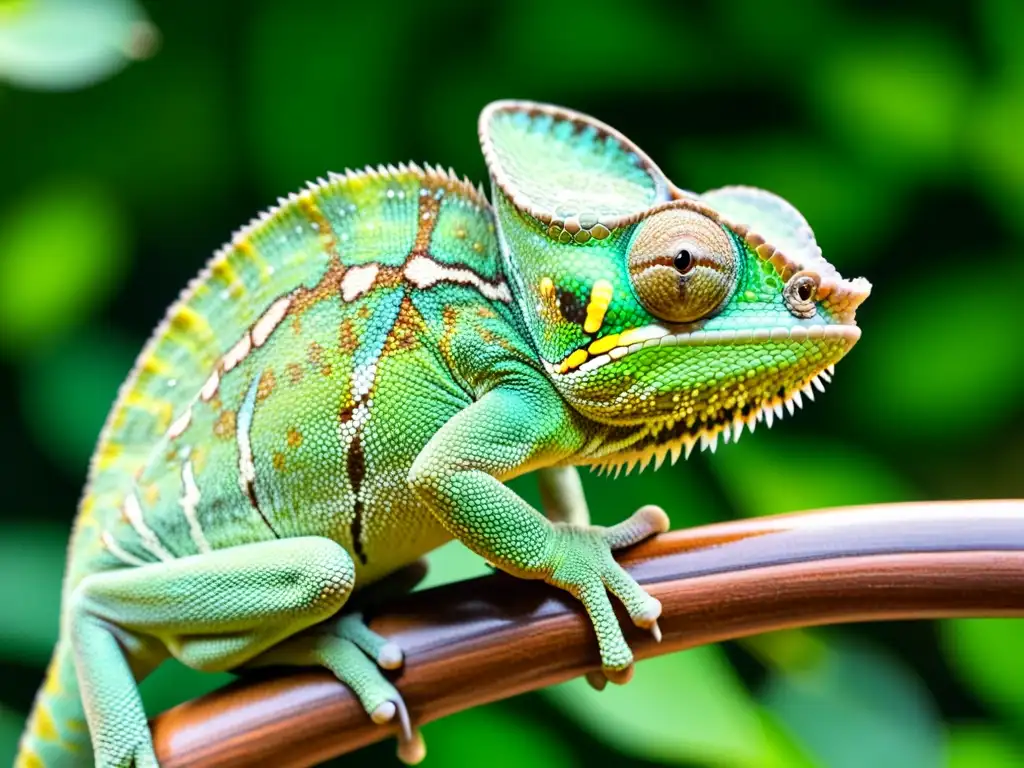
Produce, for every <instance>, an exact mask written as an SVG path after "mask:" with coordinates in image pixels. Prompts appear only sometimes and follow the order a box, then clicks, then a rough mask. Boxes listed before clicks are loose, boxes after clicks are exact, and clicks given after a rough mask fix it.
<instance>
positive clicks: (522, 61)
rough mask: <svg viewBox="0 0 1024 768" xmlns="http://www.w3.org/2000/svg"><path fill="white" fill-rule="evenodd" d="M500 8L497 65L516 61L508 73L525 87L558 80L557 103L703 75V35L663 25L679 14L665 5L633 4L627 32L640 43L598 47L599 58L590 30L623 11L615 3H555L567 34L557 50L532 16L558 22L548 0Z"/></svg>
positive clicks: (601, 0) (688, 28)
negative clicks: (571, 94) (575, 95)
mask: <svg viewBox="0 0 1024 768" xmlns="http://www.w3.org/2000/svg"><path fill="white" fill-rule="evenodd" d="M502 7H503V8H504V11H505V12H504V13H503V14H502V15H501V16H500V18H499V19H498V21H497V30H498V32H499V34H498V35H497V40H496V43H497V46H496V47H497V50H496V51H495V52H494V54H493V55H494V56H496V57H497V59H498V60H501V61H510V60H514V61H516V62H518V66H517V67H516V70H517V71H516V72H515V73H514V76H516V77H517V78H518V79H519V81H520V83H522V84H523V85H524V86H527V87H530V88H536V87H537V85H534V84H540V86H541V87H543V85H544V84H545V83H557V84H558V86H559V90H560V91H561V92H562V94H564V95H563V98H567V97H568V94H567V93H566V91H571V92H575V93H587V92H590V93H594V94H607V93H609V92H610V91H614V90H615V89H619V88H625V89H627V90H629V89H632V88H634V87H635V86H636V85H637V83H638V82H642V83H643V84H644V86H645V87H648V88H650V87H652V86H656V85H657V84H669V83H670V84H672V86H673V87H675V88H679V87H680V86H681V85H682V84H683V83H684V82H685V81H686V79H687V77H686V75H687V74H689V75H691V76H692V77H693V78H694V79H696V78H697V76H698V74H699V73H700V72H701V69H700V56H699V55H698V51H700V50H702V49H703V48H704V42H703V40H702V38H701V35H700V33H699V31H698V30H697V29H696V28H694V27H693V26H692V25H687V24H683V23H666V21H668V20H669V19H671V20H672V21H681V20H682V19H681V16H682V15H683V14H679V16H676V17H675V18H674V19H673V18H672V11H673V10H676V9H674V8H673V7H672V6H671V5H667V6H665V7H663V8H660V9H658V8H656V7H654V6H651V5H645V4H643V3H637V4H635V5H632V6H631V7H630V10H629V35H630V37H631V38H632V39H633V40H636V41H641V40H642V41H643V43H642V44H639V45H629V44H625V41H624V40H623V41H621V43H620V44H616V45H603V46H601V53H600V55H595V52H596V51H595V48H594V40H595V38H594V32H596V28H598V27H600V26H603V25H604V24H606V23H607V22H608V21H609V20H612V19H615V18H616V17H617V16H618V15H620V14H621V13H622V6H621V4H620V3H618V2H616V0H568V1H567V2H563V3H560V4H559V7H558V10H557V12H555V13H556V15H557V17H558V18H560V19H563V20H564V23H565V32H566V34H559V35H558V37H557V40H558V44H557V45H553V44H552V42H553V38H552V37H551V35H550V34H543V33H542V34H538V32H539V30H538V27H537V20H538V19H544V18H547V19H549V20H550V21H551V23H552V24H554V25H557V21H556V20H555V19H554V18H552V12H553V11H552V8H551V4H550V3H549V2H547V0H522V2H519V3H514V4H506V5H504V6H502ZM677 13H678V11H677ZM574 27H575V28H574ZM591 27H593V28H591ZM554 28H557V26H556V27H554ZM554 28H552V27H549V31H553V29H554ZM666 51H686V52H687V53H688V55H669V56H666V55H665V52H666ZM481 106H483V105H481Z"/></svg>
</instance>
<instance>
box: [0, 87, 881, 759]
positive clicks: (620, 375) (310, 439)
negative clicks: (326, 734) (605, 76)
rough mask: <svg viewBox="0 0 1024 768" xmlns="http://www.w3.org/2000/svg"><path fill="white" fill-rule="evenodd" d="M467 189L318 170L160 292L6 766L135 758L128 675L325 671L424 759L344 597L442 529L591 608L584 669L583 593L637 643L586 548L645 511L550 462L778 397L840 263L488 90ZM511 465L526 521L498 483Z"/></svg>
mask: <svg viewBox="0 0 1024 768" xmlns="http://www.w3.org/2000/svg"><path fill="white" fill-rule="evenodd" d="M480 137H481V142H482V146H483V150H484V154H485V157H486V159H487V162H488V166H489V170H490V174H491V179H492V182H493V201H494V206H493V208H492V207H491V205H490V204H489V203H488V201H487V200H486V198H485V196H484V194H483V192H482V191H479V190H477V189H474V188H473V187H472V186H471V185H469V184H468V183H467V182H463V181H459V180H457V179H456V178H455V177H454V176H452V175H450V174H447V173H444V172H443V171H440V170H434V169H430V168H427V169H426V170H421V169H419V168H417V167H415V166H411V167H404V166H402V167H399V168H397V169H396V168H387V169H385V168H380V169H378V170H376V171H374V170H368V171H366V172H364V173H348V174H346V175H342V176H332V177H331V178H330V179H329V180H327V181H319V182H317V183H315V184H311V185H309V188H308V189H306V190H304V191H302V192H301V193H298V194H293V195H291V196H290V197H289V198H288V199H287V200H282V201H280V204H279V205H278V206H277V207H276V208H274V209H273V210H272V211H270V212H268V213H267V214H265V215H263V216H262V217H261V218H259V219H258V220H255V221H253V222H252V223H251V224H250V225H249V226H247V227H246V228H244V229H242V230H240V231H239V232H238V233H237V234H236V235H235V237H234V238H233V240H232V241H231V243H229V244H228V245H227V246H225V248H224V249H222V250H221V251H220V252H219V253H218V254H216V255H215V256H214V258H213V260H212V261H211V262H210V264H209V265H208V266H207V268H206V269H205V270H204V271H203V272H202V274H200V275H199V276H198V277H197V278H196V280H194V281H193V282H192V283H191V284H190V286H189V287H188V288H187V289H186V291H185V292H184V293H183V294H182V296H181V298H180V300H179V301H178V302H177V303H175V304H174V305H173V306H172V307H171V309H170V310H169V312H168V314H167V316H166V318H165V320H164V322H163V323H162V324H161V325H160V327H159V328H157V330H156V332H155V333H154V335H153V337H152V338H151V340H150V342H149V343H148V344H147V346H146V347H145V349H144V350H143V351H142V354H141V355H140V357H139V359H138V361H137V363H136V365H135V367H134V369H133V370H132V373H131V375H130V376H129V378H128V380H127V381H126V382H125V385H124V386H123V387H122V389H121V392H120V393H119V396H118V398H117V402H116V403H115V405H114V407H113V409H112V411H111V414H110V416H109V418H108V421H107V424H106V426H105V428H104V430H103V433H102V435H101V437H100V441H99V444H98V446H97V449H96V452H95V455H94V458H93V462H92V465H91V468H90V474H89V481H88V485H87V488H86V492H85V494H84V496H83V499H82V501H81V504H80V508H79V513H78V516H77V518H76V523H75V527H74V532H73V535H72V541H71V547H70V553H69V564H68V570H67V573H66V576H65V589H64V599H63V605H62V615H61V632H60V640H59V641H58V644H57V647H56V649H55V652H54V656H53V661H52V662H51V665H50V668H49V671H48V673H47V678H46V682H45V684H44V686H43V688H42V690H41V691H40V693H39V695H38V697H37V700H36V704H35V707H34V709H33V712H32V715H31V717H30V721H29V724H28V726H27V728H26V731H25V735H24V737H23V741H22V746H21V751H20V753H19V756H18V759H17V765H18V766H21V767H23V768H24V767H27V766H38V765H45V766H62V765H88V764H90V763H92V762H95V764H97V765H100V766H127V765H137V766H155V765H156V764H157V763H156V758H155V756H154V752H153V747H152V742H151V738H150V734H149V730H148V727H147V723H146V719H145V715H144V713H143V710H142V706H141V702H140V699H139V696H138V691H137V687H136V683H137V681H139V680H141V679H142V678H144V677H145V676H146V675H147V674H148V673H149V672H151V671H152V670H153V669H155V668H156V666H157V665H159V664H160V663H161V662H162V661H163V660H165V659H167V658H168V657H172V656H173V657H175V658H178V659H180V660H181V661H183V662H184V663H186V664H188V665H190V666H193V667H195V668H197V669H203V670H222V669H240V668H243V667H247V666H248V667H253V666H261V665H266V664H275V665H280V664H284V665H296V666H309V665H321V666H324V667H327V668H328V669H330V670H332V671H333V672H334V674H336V675H337V677H338V678H339V679H340V680H342V681H343V682H345V683H346V684H347V685H349V686H350V687H351V688H352V689H353V690H354V692H355V693H356V695H357V696H358V697H359V699H360V701H361V702H362V704H363V706H364V707H365V709H366V711H367V712H368V713H369V714H370V716H371V717H373V719H374V720H375V721H377V722H387V721H389V720H391V719H392V718H394V717H398V718H399V719H400V720H401V724H402V728H401V731H402V736H401V738H400V742H399V753H400V755H401V756H402V757H403V759H405V760H406V761H407V762H416V761H418V760H419V759H421V758H422V756H423V744H422V741H421V740H420V739H419V737H418V735H417V734H416V733H415V732H414V731H413V730H412V728H411V726H410V725H409V723H408V718H407V714H406V712H405V707H404V704H403V703H402V700H401V697H400V696H399V694H398V692H397V690H396V689H395V688H394V686H393V685H392V684H391V683H390V682H389V681H388V680H387V678H386V677H385V676H384V675H383V674H382V672H381V671H380V668H387V669H392V668H398V667H400V666H401V664H402V655H401V651H400V649H398V648H397V647H396V646H395V645H394V644H392V643H389V642H387V640H386V639H385V638H382V637H379V636H377V635H376V634H374V633H373V632H371V631H370V630H369V629H367V628H366V626H365V624H363V623H362V619H361V617H360V616H359V615H358V614H356V613H353V612H350V611H345V610H343V608H344V607H345V603H346V601H347V600H348V598H349V596H350V595H351V594H352V592H353V590H356V589H362V588H364V587H366V586H367V585H370V584H373V583H374V582H378V581H380V580H382V579H384V578H385V577H387V576H389V575H390V574H393V573H396V572H398V571H400V570H401V569H403V568H404V567H405V566H408V565H409V564H411V563H413V562H415V561H416V560H417V559H418V558H419V557H420V556H421V555H423V554H424V553H426V552H428V551H430V550H432V549H434V548H435V547H437V546H439V545H440V544H442V543H444V542H445V541H447V540H449V539H450V538H452V537H454V538H457V539H459V540H460V541H461V542H463V543H464V544H465V545H466V546H468V547H470V548H471V549H473V550H474V551H476V552H477V553H479V554H480V555H482V556H483V557H485V558H486V559H487V560H488V561H490V562H491V563H493V564H495V565H496V566H498V567H500V568H502V569H504V570H506V571H508V572H510V573H512V574H515V575H517V576H521V577H523V578H531V579H543V580H545V581H547V582H549V583H551V584H554V585H557V586H559V587H562V588H564V589H566V590H568V591H570V592H571V593H572V594H573V595H575V596H576V597H578V598H579V599H580V600H581V601H582V603H583V605H584V607H585V608H586V610H587V612H588V613H589V615H590V617H591V619H592V622H593V626H594V629H595V634H596V637H597V642H598V646H599V649H600V653H601V658H602V662H603V667H604V670H605V674H606V676H607V677H608V678H609V679H613V680H616V681H618V682H622V681H624V680H626V679H628V675H629V670H630V669H631V664H632V660H633V656H632V653H631V651H630V648H629V646H628V644H627V643H626V641H625V639H624V637H623V633H622V630H621V628H620V626H619V624H618V622H617V620H616V617H615V614H614V612H613V610H612V604H611V601H610V598H609V596H608V593H609V592H611V593H612V594H613V595H615V597H616V598H618V599H619V600H621V601H622V602H623V604H624V605H625V607H626V609H627V611H628V613H629V615H630V617H631V618H632V620H633V622H634V623H636V624H637V625H639V626H642V627H647V628H649V629H651V631H652V632H654V633H655V635H656V636H657V633H658V630H657V617H658V615H659V613H660V611H661V606H660V605H659V603H658V602H657V601H656V600H654V599H653V598H652V597H650V596H649V595H648V594H647V593H646V592H645V591H644V590H643V589H641V588H640V586H639V585H638V584H637V583H636V582H635V581H634V580H633V579H632V578H630V577H629V576H628V575H627V574H626V573H625V571H623V570H622V569H621V568H620V567H619V566H618V565H617V564H616V563H615V561H614V559H613V557H612V551H613V550H614V549H617V548H619V547H624V546H629V545H631V544H633V543H636V542H638V541H640V540H642V539H644V538H646V537H648V536H650V535H652V534H654V533H657V532H659V531H663V530H665V529H666V528H667V527H668V520H667V518H666V516H665V514H664V512H662V511H661V510H659V509H656V508H651V507H647V508H644V509H641V510H639V511H638V512H636V513H635V514H634V515H633V516H632V517H630V518H628V519H627V520H625V521H624V522H622V523H620V524H619V525H617V526H613V527H611V528H598V527H593V526H590V525H589V523H588V515H587V505H586V500H585V499H584V497H583V493H582V487H581V486H580V483H579V477H578V475H577V473H576V469H575V467H576V466H578V465H599V466H603V467H621V466H627V467H629V468H632V467H633V466H634V465H636V464H641V465H644V466H646V464H647V463H648V462H650V461H651V460H652V459H653V460H655V461H656V462H657V464H661V462H662V461H663V460H664V458H665V457H666V455H668V454H671V456H672V459H673V461H674V460H675V459H676V458H677V457H678V455H679V454H680V453H682V452H683V451H685V452H686V453H687V454H689V452H690V450H691V449H692V448H693V447H694V445H696V444H697V443H698V442H699V443H700V444H701V445H702V447H707V448H711V449H712V450H713V449H714V447H715V445H716V443H717V438H718V435H720V434H722V435H723V436H724V438H725V440H726V441H728V440H729V439H730V438H732V439H736V438H738V437H739V435H740V433H741V432H742V430H743V428H744V427H745V426H746V427H748V428H749V429H751V430H753V428H754V425H755V423H756V422H757V421H760V420H762V419H764V420H767V421H768V422H769V424H770V423H771V421H772V420H773V419H774V418H775V417H776V416H781V415H782V408H783V406H784V405H785V406H786V407H788V408H790V409H792V407H793V404H794V403H796V404H797V405H799V404H800V402H801V401H800V397H801V392H803V393H805V394H807V395H809V396H812V397H813V390H812V386H816V387H818V388H821V378H819V377H826V378H827V376H828V374H829V372H831V366H832V365H834V364H835V363H836V362H837V361H838V360H839V359H840V358H841V357H842V356H843V355H845V354H846V352H847V351H849V349H850V348H851V347H852V346H853V344H854V342H855V341H856V340H857V338H858V337H859V331H858V329H857V327H856V325H855V324H854V312H855V309H856V307H857V305H859V304H860V302H861V301H863V299H864V298H865V297H866V296H867V294H868V291H869V289H870V286H869V285H868V284H867V282H866V281H863V280H854V281H847V280H843V279H842V278H841V277H840V276H839V275H838V273H836V271H835V269H834V268H833V267H832V266H831V265H830V264H828V262H826V261H825V260H824V259H822V258H821V254H820V250H819V249H818V247H817V245H816V244H815V242H814V238H813V235H812V234H811V231H810V228H809V227H808V226H807V224H806V222H805V221H804V220H803V218H802V217H801V216H800V214H799V213H797V212H796V210H794V209H793V208H792V207H791V206H790V205H789V204H788V203H786V202H785V201H783V200H781V199H779V198H777V197H775V196H774V195H771V194H770V193H767V192H764V191H761V190H756V189H750V188H745V187H727V188H724V189H720V190H715V191H712V192H709V193H706V194H704V195H695V194H693V193H690V192H686V191H684V190H680V189H678V188H677V187H675V186H674V185H673V184H672V183H671V182H670V181H668V179H666V178H665V177H664V175H663V174H662V173H661V171H660V170H658V168H657V167H656V166H655V165H654V164H653V163H652V162H651V160H650V159H649V158H648V157H647V156H646V155H644V154H643V153H642V152H641V151H640V150H639V149H638V148H636V147H635V146H634V145H633V144H631V143H630V142H629V141H628V140H627V139H626V138H625V137H623V136H621V135H620V134H618V133H617V132H615V131H614V130H613V129H611V128H609V127H608V126H605V125H603V124H601V123H599V122H597V121H595V120H592V119H591V118H588V117H585V116H583V115H580V114H577V113H573V112H569V111H566V110H560V109H556V108H554V107H547V106H543V105H536V104H530V103H525V102H498V103H495V104H492V105H491V106H489V107H488V108H487V109H486V110H484V112H483V114H482V115H481V120H480ZM533 471H535V472H537V474H538V477H539V480H540V483H541V491H542V499H543V505H544V508H545V512H546V514H547V515H548V516H549V518H550V520H549V519H546V518H545V517H544V516H542V515H541V514H540V513H538V512H537V511H536V510H534V509H532V508H531V507H530V506H529V505H527V504H526V503H525V502H524V501H523V500H522V499H520V498H519V497H518V496H517V495H516V494H514V493H512V492H511V491H510V490H509V489H508V488H507V487H506V486H505V485H504V481H506V480H509V479H511V478H513V477H516V476H518V475H521V474H523V473H526V472H533Z"/></svg>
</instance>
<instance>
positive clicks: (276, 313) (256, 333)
mask: <svg viewBox="0 0 1024 768" xmlns="http://www.w3.org/2000/svg"><path fill="white" fill-rule="evenodd" d="M291 304H292V298H291V296H284V297H282V298H280V299H278V300H277V301H275V302H274V303H273V304H271V305H270V309H268V310H267V311H266V312H264V313H263V316H262V317H261V318H260V319H259V320H257V321H256V325H254V326H253V327H252V344H253V346H254V347H262V346H263V345H264V344H266V343H267V339H269V338H270V334H272V333H273V332H274V329H275V328H277V326H279V325H280V324H281V321H282V320H284V316H285V315H286V314H288V307H290V306H291Z"/></svg>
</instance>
